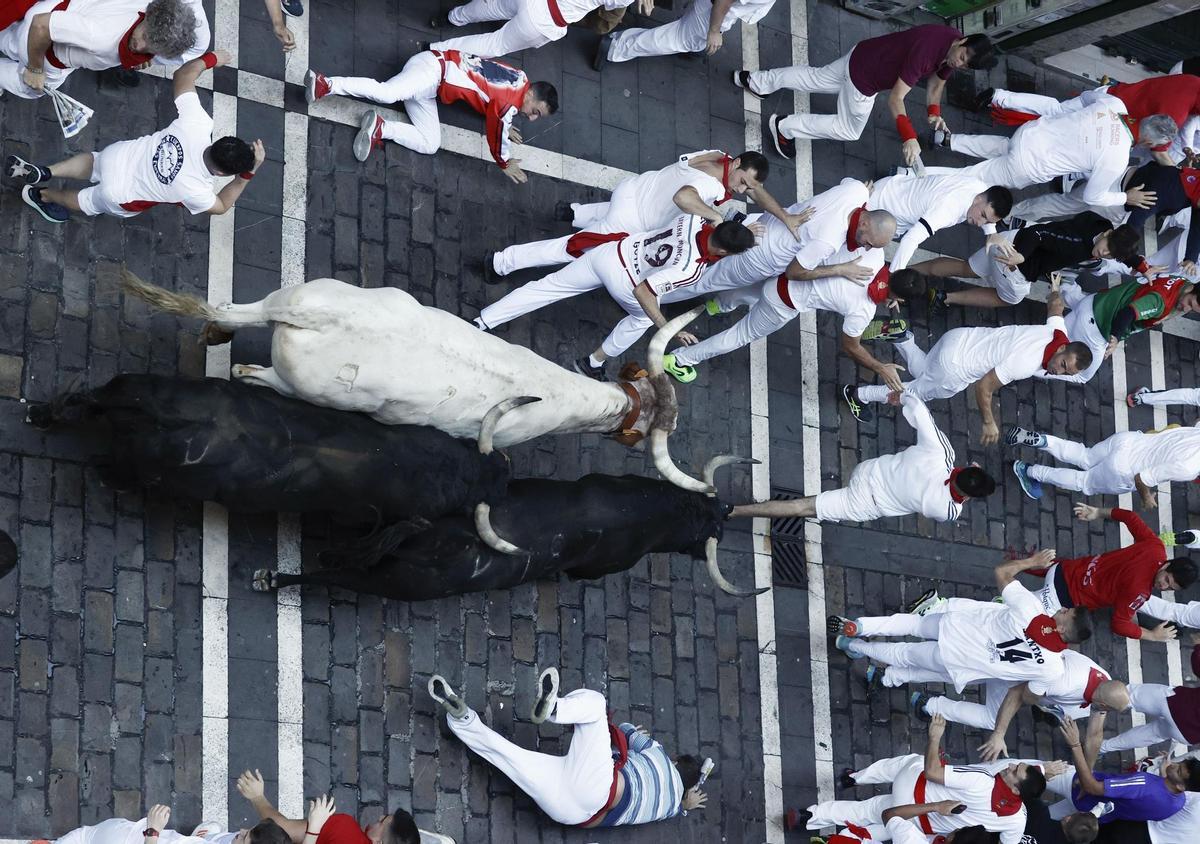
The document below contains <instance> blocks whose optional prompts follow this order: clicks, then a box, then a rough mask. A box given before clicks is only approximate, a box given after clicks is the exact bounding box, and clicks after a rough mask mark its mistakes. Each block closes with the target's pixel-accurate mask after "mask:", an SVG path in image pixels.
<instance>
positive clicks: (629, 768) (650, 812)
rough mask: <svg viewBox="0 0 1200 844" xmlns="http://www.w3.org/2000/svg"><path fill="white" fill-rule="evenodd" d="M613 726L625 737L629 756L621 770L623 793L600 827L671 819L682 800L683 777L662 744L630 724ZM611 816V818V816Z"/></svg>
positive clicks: (677, 812)
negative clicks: (627, 741) (623, 783)
mask: <svg viewBox="0 0 1200 844" xmlns="http://www.w3.org/2000/svg"><path fill="white" fill-rule="evenodd" d="M617 729H619V730H620V731H621V732H623V733H624V734H625V737H626V738H627V739H629V759H628V760H627V761H626V762H625V767H624V768H622V769H621V775H622V776H624V777H625V794H624V796H623V797H622V798H621V800H620V801H619V802H618V805H617V806H615V807H613V811H611V812H610V813H609V816H608V817H606V818H605V819H604V824H603V826H629V825H632V824H639V823H650V822H651V821H661V820H663V819H664V818H671V817H674V816H675V815H678V814H679V811H680V803H682V802H683V780H682V779H680V777H679V771H678V770H677V769H676V768H675V763H674V762H673V761H672V760H671V757H670V756H668V755H667V751H665V750H663V746H662V745H661V744H659V743H658V742H656V741H655V740H654V739H652V738H650V737H649V736H646V735H643V734H642V733H639V732H638V731H637V730H636V729H635V728H634V726H633V724H621V725H620V726H619V727H618V728H617ZM614 815H615V817H614Z"/></svg>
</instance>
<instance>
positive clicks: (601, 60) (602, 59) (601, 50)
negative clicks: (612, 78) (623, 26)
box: [592, 32, 615, 73]
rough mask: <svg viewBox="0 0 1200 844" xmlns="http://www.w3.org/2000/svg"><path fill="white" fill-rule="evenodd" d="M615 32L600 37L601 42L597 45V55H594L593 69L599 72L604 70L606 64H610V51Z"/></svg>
mask: <svg viewBox="0 0 1200 844" xmlns="http://www.w3.org/2000/svg"><path fill="white" fill-rule="evenodd" d="M614 40H615V39H614V38H613V34H612V33H611V32H610V33H608V34H607V35H605V36H604V37H602V38H601V39H600V43H599V44H597V45H596V55H594V56H593V57H592V70H594V71H596V73H599V72H600V71H602V70H604V66H605V65H606V64H608V51H609V50H611V49H612V45H613V41H614Z"/></svg>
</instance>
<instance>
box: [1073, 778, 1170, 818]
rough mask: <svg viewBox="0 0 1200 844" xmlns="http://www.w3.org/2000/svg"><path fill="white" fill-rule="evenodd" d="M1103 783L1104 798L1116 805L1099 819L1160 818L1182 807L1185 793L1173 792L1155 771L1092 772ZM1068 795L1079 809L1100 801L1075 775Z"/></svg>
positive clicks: (1082, 809) (1083, 810)
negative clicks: (1131, 772)
mask: <svg viewBox="0 0 1200 844" xmlns="http://www.w3.org/2000/svg"><path fill="white" fill-rule="evenodd" d="M1092 776H1094V777H1095V778H1096V779H1098V780H1099V781H1100V782H1102V783H1103V784H1104V799H1105V800H1111V801H1112V803H1113V805H1114V806H1115V807H1116V808H1115V809H1114V810H1113V811H1111V812H1109V813H1108V814H1107V815H1105V816H1104V817H1102V818H1101V819H1100V823H1102V824H1103V823H1111V822H1112V821H1161V820H1164V819H1166V818H1169V817H1171V815H1173V814H1175V813H1176V812H1178V811H1179V810H1180V809H1182V808H1183V806H1184V804H1185V803H1186V802H1187V797H1186V796H1185V795H1183V794H1172V793H1171V790H1170V789H1169V788H1167V783H1166V781H1165V780H1164V779H1163V778H1162V777H1160V776H1157V775H1155V774H1149V773H1136V774H1119V775H1118V774H1103V773H1100V772H1099V771H1096V772H1095V773H1093V774H1092ZM1071 792H1072V793H1071V799H1072V801H1073V802H1074V803H1075V808H1076V809H1078V810H1079V811H1081V812H1088V811H1091V809H1092V807H1093V806H1095V805H1096V804H1097V803H1099V802H1100V798H1099V797H1095V796H1093V795H1091V794H1084V793H1083V792H1082V791H1081V790H1080V788H1079V780H1078V778H1076V780H1075V783H1074V785H1073V786H1072V788H1071Z"/></svg>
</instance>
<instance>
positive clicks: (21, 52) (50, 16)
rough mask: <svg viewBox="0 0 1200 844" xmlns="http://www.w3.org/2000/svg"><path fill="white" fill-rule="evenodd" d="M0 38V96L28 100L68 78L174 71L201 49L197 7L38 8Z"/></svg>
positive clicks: (184, 2) (142, 0) (56, 4)
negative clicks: (81, 73) (151, 68)
mask: <svg viewBox="0 0 1200 844" xmlns="http://www.w3.org/2000/svg"><path fill="white" fill-rule="evenodd" d="M27 5H30V8H29V9H28V11H26V12H25V16H24V17H23V18H22V19H21V20H18V21H17V22H16V23H13V24H11V25H9V26H8V27H7V28H6V29H4V30H0V91H8V92H10V93H12V94H15V95H16V96H18V97H24V98H26V99H32V98H35V97H40V96H42V95H43V94H44V93H45V92H46V89H47V88H50V89H53V88H58V87H59V86H60V85H62V84H63V82H65V81H66V79H67V77H68V76H70V74H71V71H73V70H80V69H82V70H107V69H109V68H114V67H120V68H126V69H130V70H132V69H136V68H142V67H146V66H147V65H151V64H154V65H159V66H165V67H177V66H179V65H181V64H183V63H185V62H187V61H191V60H192V59H194V58H196V57H197V56H199V55H200V54H201V53H203V52H204V51H205V50H207V49H208V42H209V41H210V40H211V38H212V36H211V34H210V32H209V27H208V18H207V17H206V16H205V14H204V6H203V5H202V4H201V3H200V2H199V0H153V2H150V3H147V0H73V2H71V3H70V4H69V7H68V4H67V3H63V2H61V0H40V2H36V3H33V4H27Z"/></svg>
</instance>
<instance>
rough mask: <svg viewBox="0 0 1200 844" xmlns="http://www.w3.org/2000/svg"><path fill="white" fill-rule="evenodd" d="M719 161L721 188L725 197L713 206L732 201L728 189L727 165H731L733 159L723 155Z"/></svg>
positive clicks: (731, 194)
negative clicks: (723, 189)
mask: <svg viewBox="0 0 1200 844" xmlns="http://www.w3.org/2000/svg"><path fill="white" fill-rule="evenodd" d="M722 155H723V156H724V157H723V158H722V159H721V187H723V188H725V195H724V196H723V197H721V198H720V199H718V200H717V201H716V202H714V203H713V204H714V205H721V204H723V203H726V202H728V201H729V200H731V199H733V191H731V190H730V189H729V165H730V164H732V163H733V158H731V157H730V156H728V155H725V154H724V153H722Z"/></svg>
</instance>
